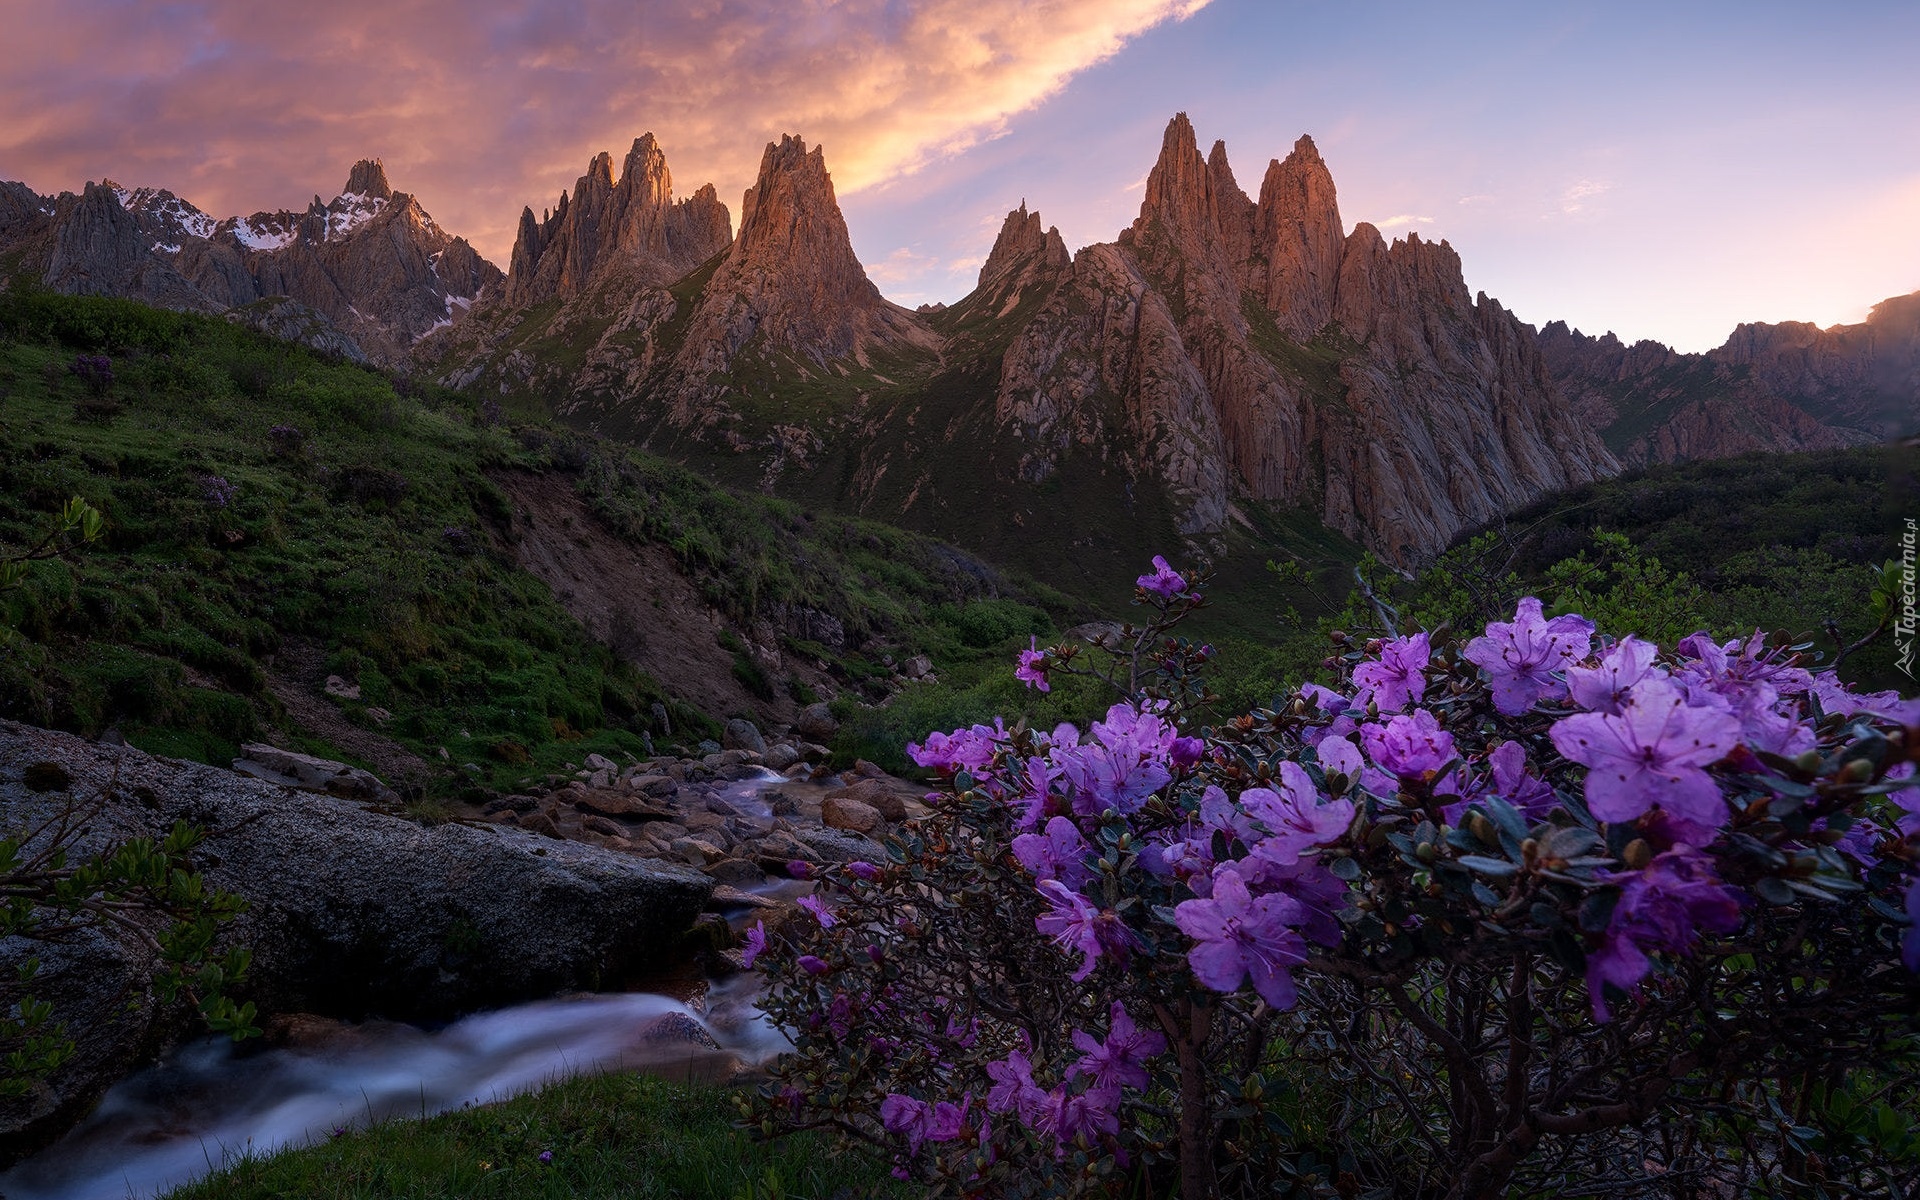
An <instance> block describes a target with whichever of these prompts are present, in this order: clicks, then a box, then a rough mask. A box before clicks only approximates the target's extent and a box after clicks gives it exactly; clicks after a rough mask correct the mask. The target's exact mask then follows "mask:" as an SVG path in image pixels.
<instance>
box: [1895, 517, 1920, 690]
mask: <svg viewBox="0 0 1920 1200" xmlns="http://www.w3.org/2000/svg"><path fill="white" fill-rule="evenodd" d="M1917 541H1920V524H1917V523H1916V522H1915V520H1914V518H1912V517H1908V518H1907V525H1906V528H1905V529H1904V530H1902V531H1901V533H1900V615H1899V617H1897V618H1896V619H1895V620H1894V623H1893V643H1894V646H1895V647H1896V648H1897V650H1898V652H1899V656H1900V669H1901V670H1902V671H1904V672H1906V675H1907V678H1908V679H1912V678H1914V674H1913V665H1914V662H1913V660H1914V649H1915V641H1916V639H1915V637H1914V634H1915V630H1916V627H1917V626H1920V621H1916V619H1915V612H1914V549H1915V543H1916V542H1917Z"/></svg>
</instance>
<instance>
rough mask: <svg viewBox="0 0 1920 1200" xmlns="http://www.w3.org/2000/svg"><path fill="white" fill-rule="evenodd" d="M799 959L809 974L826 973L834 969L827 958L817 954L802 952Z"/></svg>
mask: <svg viewBox="0 0 1920 1200" xmlns="http://www.w3.org/2000/svg"><path fill="white" fill-rule="evenodd" d="M798 961H799V963H800V969H801V970H802V971H805V972H806V973H807V974H809V975H825V974H826V973H827V972H828V971H831V970H833V968H832V967H830V966H828V965H827V960H826V959H824V958H821V957H820V956H818V955H815V954H802V955H801V956H800V958H799V960H798Z"/></svg>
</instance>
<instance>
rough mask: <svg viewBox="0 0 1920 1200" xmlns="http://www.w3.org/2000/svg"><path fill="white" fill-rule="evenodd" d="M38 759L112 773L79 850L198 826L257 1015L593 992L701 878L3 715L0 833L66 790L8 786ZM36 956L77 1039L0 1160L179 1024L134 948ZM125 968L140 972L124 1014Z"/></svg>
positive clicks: (4, 959) (654, 935) (7, 1117)
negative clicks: (230, 908) (232, 911)
mask: <svg viewBox="0 0 1920 1200" xmlns="http://www.w3.org/2000/svg"><path fill="white" fill-rule="evenodd" d="M43 761H53V762H57V763H59V764H60V765H61V766H62V767H63V768H64V769H65V770H66V771H67V772H68V773H69V774H70V775H71V776H72V778H73V780H74V784H73V786H74V788H75V789H76V790H77V791H78V792H79V794H80V795H82V796H83V797H90V796H93V795H97V794H98V793H99V792H100V791H101V790H102V789H104V788H105V787H106V786H107V785H108V784H109V783H110V782H111V783H113V784H114V788H115V790H114V793H113V795H112V796H111V797H109V799H108V801H107V803H106V804H105V806H104V807H103V808H102V810H101V812H100V813H99V815H98V816H97V817H95V818H94V819H92V820H91V821H90V822H89V823H88V824H89V829H90V830H91V832H90V834H89V839H90V844H94V845H98V844H103V843H104V842H105V841H106V840H108V839H112V840H121V839H124V838H126V837H129V836H139V835H148V836H161V835H164V834H165V832H166V831H167V830H168V829H169V828H170V827H171V826H172V825H173V823H174V822H175V821H176V820H185V821H187V822H190V823H192V824H195V825H198V826H200V827H201V828H202V829H204V830H206V838H205V840H204V841H203V842H202V843H201V845H200V847H199V849H198V850H197V851H196V852H195V859H196V861H197V862H198V863H199V864H200V865H201V868H202V873H203V875H204V877H205V879H206V881H207V882H208V883H209V884H211V885H213V886H215V887H220V888H224V889H226V890H229V891H233V892H237V893H239V894H240V895H242V896H244V897H246V898H247V899H248V901H249V902H250V904H251V908H250V910H249V911H248V912H247V913H246V914H244V915H243V916H241V917H240V918H239V919H238V920H236V921H235V922H234V923H233V925H232V926H231V927H229V933H230V935H231V937H232V939H233V940H234V941H236V942H238V943H240V944H243V945H246V946H249V947H250V948H251V949H252V951H253V966H252V971H251V974H250V975H249V977H248V981H247V985H246V989H245V992H244V995H245V996H246V998H249V999H253V1000H255V1001H256V1002H257V1003H258V1004H259V1005H260V1007H261V1009H262V1010H263V1011H275V1010H280V1011H284V1010H289V1009H294V1010H300V1011H306V1012H315V1013H322V1014H325V1015H330V1016H342V1017H361V1016H365V1015H368V1014H373V1013H378V1014H382V1015H385V1016H390V1017H398V1018H423V1019H433V1018H444V1017H449V1016H453V1015H456V1014H458V1013H461V1012H466V1011H471V1010H473V1009H477V1008H485V1007H493V1006H498V1005H504V1004H510V1003H514V1002H517V1001H521V1000H526V999H530V998H534V997H538V996H545V995H551V994H553V993H556V992H560V991H565V990H571V989H580V988H591V987H593V986H595V985H596V984H599V983H601V982H602V981H606V980H612V979H617V978H619V977H621V976H623V975H625V974H627V973H629V972H631V971H634V970H637V969H639V968H641V967H643V966H645V965H646V964H647V963H648V962H649V961H650V960H653V959H655V958H658V957H662V956H665V955H668V954H670V953H672V952H673V948H674V946H675V945H676V943H677V942H678V940H679V938H680V935H681V934H682V933H683V932H684V931H685V930H686V928H687V927H688V925H689V924H690V923H691V922H692V920H693V918H694V916H695V915H696V914H697V913H699V912H700V910H701V908H702V907H703V906H704V905H705V903H706V900H707V897H708V896H709V894H710V893H711V892H712V890H713V884H712V881H711V880H709V879H707V878H706V876H704V875H702V874H700V873H699V872H697V871H693V870H689V869H687V868H685V867H682V866H678V865H675V864H669V863H662V862H653V861H650V860H647V859H642V858H637V857H634V856H632V855H624V854H618V853H615V852H613V851H610V850H604V849H601V848H599V847H597V846H587V845H581V844H578V843H573V842H564V841H553V840H549V839H547V838H542V837H539V836H536V835H534V834H532V833H529V832H527V831H525V830H524V829H516V828H513V827H511V826H506V825H493V824H485V825H473V824H460V823H448V824H443V825H436V826H433V827H430V828H429V827H423V826H420V825H416V824H414V823H413V822H411V821H407V820H404V819H401V818H399V817H395V816H390V815H387V814H384V813H379V812H373V811H369V810H368V809H366V808H364V807H363V806H361V805H359V804H356V803H353V802H351V801H347V800H342V799H338V798H335V797H332V796H327V795H321V794H316V793H305V792H294V791H290V790H289V789H287V788H285V787H282V786H278V785H274V784H269V783H265V782H262V781H260V780H256V779H251V778H247V777H245V776H242V775H239V774H235V773H234V772H231V771H225V770H222V769H220V768H218V767H210V766H205V765H202V764H199V763H189V762H183V761H180V760H176V759H166V758H156V757H152V756H149V755H147V754H144V753H142V752H140V751H138V750H135V749H133V748H132V747H126V746H106V745H100V744H96V743H89V742H85V741H82V740H81V739H79V738H76V737H71V736H69V735H67V734H61V733H54V732H50V731H47V730H41V729H34V728H31V727H28V726H24V725H19V724H15V723H13V722H11V721H4V720H0V830H14V829H20V828H25V827H29V826H32V825H36V824H38V822H39V821H40V820H42V819H44V818H45V817H46V816H47V815H49V814H50V813H52V812H54V811H56V810H57V806H59V805H61V804H63V803H64V797H65V795H66V793H62V792H46V793H37V792H33V791H30V790H29V789H28V788H27V787H26V786H25V783H24V780H23V779H22V773H23V772H22V767H21V766H20V765H19V764H26V763H37V762H43ZM543 817H544V814H536V815H534V816H533V817H532V818H531V820H530V821H529V823H532V822H534V821H539V820H541V819H543ZM88 844H89V843H82V846H81V849H82V851H84V850H85V848H86V846H87V845H88ZM17 943H18V939H13V940H11V941H10V942H9V943H8V944H6V945H5V946H4V947H0V970H10V969H12V968H13V967H14V966H16V965H17V964H18V962H19V961H20V959H21V958H23V957H25V955H26V954H27V953H28V952H30V951H31V950H32V949H33V948H29V947H23V946H21V945H19V944H17ZM39 954H40V957H41V960H42V962H43V963H44V964H45V965H44V966H43V968H42V971H41V975H40V978H39V979H37V980H36V981H35V984H34V988H35V991H36V992H37V993H39V994H41V995H45V996H48V997H63V998H66V999H65V1002H63V1004H62V1008H61V1011H60V1012H59V1014H58V1016H59V1018H60V1019H63V1020H65V1021H67V1023H68V1026H69V1029H70V1032H71V1034H72V1035H73V1037H74V1038H75V1040H76V1042H78V1043H79V1045H80V1047H81V1049H80V1051H79V1053H78V1054H77V1055H76V1057H75V1059H74V1060H73V1061H72V1062H71V1063H70V1064H68V1066H67V1067H65V1068H63V1069H62V1070H61V1072H59V1074H58V1076H57V1077H56V1079H55V1080H54V1082H53V1085H52V1087H51V1088H49V1089H48V1090H47V1093H46V1094H45V1095H42V1096H39V1097H31V1098H29V1101H30V1102H29V1104H28V1105H26V1106H24V1107H19V1106H16V1107H15V1108H14V1109H0V1159H5V1158H7V1157H9V1156H11V1155H17V1154H19V1153H22V1152H24V1150H25V1148H27V1147H28V1146H30V1145H32V1144H33V1143H35V1142H37V1141H44V1140H46V1139H48V1138H50V1137H51V1136H53V1135H55V1134H57V1133H58V1132H59V1131H60V1130H61V1129H63V1128H65V1126H66V1125H67V1124H70V1123H71V1120H72V1119H73V1118H74V1117H76V1116H78V1115H79V1112H81V1111H84V1109H85V1108H86V1107H87V1106H88V1105H91V1104H92V1103H93V1101H94V1100H96V1099H97V1098H98V1096H99V1095H100V1093H101V1092H102V1091H104V1090H105V1088H106V1087H107V1085H108V1084H109V1083H111V1082H112V1081H113V1080H114V1079H115V1078H117V1077H118V1076H119V1075H120V1074H123V1073H125V1072H126V1071H127V1070H130V1069H131V1068H133V1067H134V1066H136V1065H138V1064H139V1062H140V1060H141V1059H142V1057H144V1056H145V1055H146V1054H148V1053H149V1052H150V1051H151V1050H152V1049H153V1048H154V1047H156V1046H159V1045H161V1044H164V1043H166V1042H168V1041H170V1040H172V1039H174V1038H176V1037H178V1036H181V1035H183V1034H186V1033H190V1032H192V1027H191V1026H190V1025H189V1024H187V1023H186V1022H185V1021H183V1020H182V1019H181V1017H180V1015H179V1014H176V1013H172V1012H161V1011H160V1010H159V1009H158V1008H157V1007H156V1005H155V1004H154V1003H153V1001H152V999H151V996H150V995H149V994H148V993H147V992H146V991H145V990H144V989H145V986H146V985H145V983H144V980H145V978H146V976H145V974H144V973H142V971H141V970H140V966H141V965H142V964H141V960H140V959H139V956H138V955H137V954H136V953H135V952H134V950H133V949H130V948H129V947H128V946H127V945H123V944H120V943H119V942H118V940H116V939H111V938H109V939H106V940H104V941H102V940H99V939H96V940H95V942H92V943H87V944H84V945H81V946H79V947H76V948H74V949H73V950H72V951H71V952H70V953H67V952H63V953H62V954H59V955H55V954H49V953H47V952H45V950H44V949H41V950H39ZM89 956H91V957H89ZM96 960H98V961H96ZM129 964H131V965H129ZM129 977H131V978H134V979H137V980H141V981H142V982H141V984H140V985H139V986H138V987H136V988H135V989H134V990H133V995H132V999H133V1001H134V1003H133V1005H132V1007H131V1008H129V1007H128V1006H127V1004H126V1002H125V998H124V997H123V996H122V995H121V991H122V986H121V985H122V983H123V981H124V980H126V979H127V978H129ZM83 1001H84V1002H83Z"/></svg>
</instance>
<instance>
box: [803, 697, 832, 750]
mask: <svg viewBox="0 0 1920 1200" xmlns="http://www.w3.org/2000/svg"><path fill="white" fill-rule="evenodd" d="M793 730H794V732H795V733H798V734H799V735H801V736H802V737H808V738H813V739H815V740H816V741H824V740H826V739H827V738H830V737H832V736H833V735H834V734H836V733H839V732H840V722H838V721H836V720H834V719H833V710H832V709H830V708H828V707H827V705H826V702H825V701H816V702H815V703H813V704H809V705H807V706H806V707H805V708H803V709H801V710H800V711H799V712H798V713H797V714H795V716H794V718H793Z"/></svg>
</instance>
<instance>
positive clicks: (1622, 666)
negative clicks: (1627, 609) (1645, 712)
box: [1567, 637, 1667, 713]
mask: <svg viewBox="0 0 1920 1200" xmlns="http://www.w3.org/2000/svg"><path fill="white" fill-rule="evenodd" d="M1659 652H1660V647H1658V646H1656V645H1654V644H1653V643H1652V642H1643V641H1641V640H1640V639H1639V638H1636V637H1625V638H1621V639H1620V641H1619V643H1618V644H1617V645H1615V646H1614V647H1613V649H1611V650H1609V651H1607V653H1606V655H1605V656H1604V657H1603V658H1601V660H1600V665H1599V666H1597V667H1572V666H1570V667H1568V668H1567V691H1568V692H1569V693H1570V694H1571V695H1572V698H1573V702H1574V703H1575V704H1577V705H1579V706H1580V707H1581V708H1584V709H1586V710H1588V711H1589V712H1607V713H1617V712H1619V711H1620V706H1621V705H1622V704H1624V703H1626V699H1627V695H1628V693H1630V692H1631V691H1632V689H1633V685H1634V684H1636V683H1639V682H1640V681H1641V680H1643V679H1665V678H1666V677H1667V673H1666V672H1665V671H1664V670H1662V669H1661V668H1659V667H1656V666H1654V665H1653V659H1654V655H1656V654H1658V653H1659Z"/></svg>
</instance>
